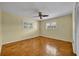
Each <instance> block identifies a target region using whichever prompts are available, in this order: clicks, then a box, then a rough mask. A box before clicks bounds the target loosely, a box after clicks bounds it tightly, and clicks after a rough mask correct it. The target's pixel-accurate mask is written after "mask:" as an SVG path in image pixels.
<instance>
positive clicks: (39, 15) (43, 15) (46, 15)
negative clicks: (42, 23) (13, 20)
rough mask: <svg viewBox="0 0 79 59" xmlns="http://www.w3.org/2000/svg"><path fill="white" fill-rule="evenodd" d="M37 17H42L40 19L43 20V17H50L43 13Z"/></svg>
mask: <svg viewBox="0 0 79 59" xmlns="http://www.w3.org/2000/svg"><path fill="white" fill-rule="evenodd" d="M37 17H40V19H42V18H43V17H48V15H43V14H42V12H38V16H37Z"/></svg>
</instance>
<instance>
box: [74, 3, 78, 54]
mask: <svg viewBox="0 0 79 59" xmlns="http://www.w3.org/2000/svg"><path fill="white" fill-rule="evenodd" d="M75 7H76V9H75V16H74V17H75V49H76V53H77V55H78V56H79V3H78V4H77V5H76V6H75Z"/></svg>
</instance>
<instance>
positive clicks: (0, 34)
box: [0, 10, 2, 53]
mask: <svg viewBox="0 0 79 59" xmlns="http://www.w3.org/2000/svg"><path fill="white" fill-rule="evenodd" d="M1 28H2V27H1V10H0V53H1V45H2V31H1Z"/></svg>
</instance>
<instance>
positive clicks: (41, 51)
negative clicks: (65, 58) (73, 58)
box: [0, 2, 79, 56]
mask: <svg viewBox="0 0 79 59" xmlns="http://www.w3.org/2000/svg"><path fill="white" fill-rule="evenodd" d="M74 5H75V2H0V8H2V9H1V10H0V27H1V29H0V52H1V54H0V55H1V56H76V55H78V52H77V51H78V49H77V51H76V47H75V45H76V43H75V37H74V35H77V36H78V34H75V33H74V32H76V31H75V29H74V26H75V25H76V26H78V24H75V25H74V19H75V15H74V14H76V13H77V12H75V11H74V10H73V7H74ZM75 10H76V9H75ZM76 19H77V18H76ZM76 22H78V21H76ZM75 28H76V27H75ZM77 31H78V30H77ZM1 39H2V40H1ZM76 41H77V40H76ZM77 42H79V41H77Z"/></svg>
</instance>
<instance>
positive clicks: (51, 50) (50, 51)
mask: <svg viewBox="0 0 79 59" xmlns="http://www.w3.org/2000/svg"><path fill="white" fill-rule="evenodd" d="M46 52H47V53H48V55H56V52H57V49H56V48H55V47H53V46H50V45H46Z"/></svg>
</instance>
